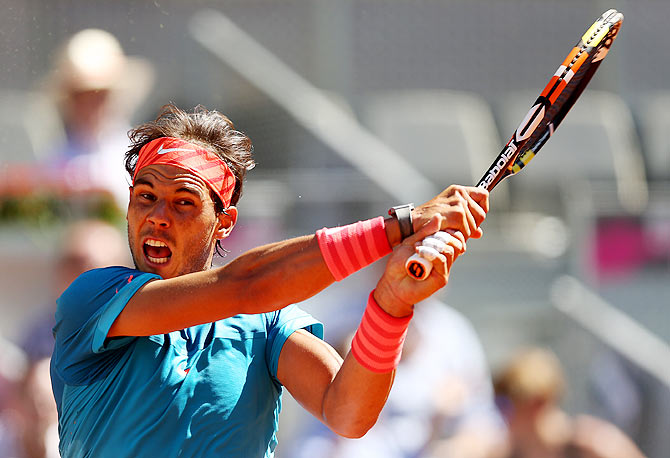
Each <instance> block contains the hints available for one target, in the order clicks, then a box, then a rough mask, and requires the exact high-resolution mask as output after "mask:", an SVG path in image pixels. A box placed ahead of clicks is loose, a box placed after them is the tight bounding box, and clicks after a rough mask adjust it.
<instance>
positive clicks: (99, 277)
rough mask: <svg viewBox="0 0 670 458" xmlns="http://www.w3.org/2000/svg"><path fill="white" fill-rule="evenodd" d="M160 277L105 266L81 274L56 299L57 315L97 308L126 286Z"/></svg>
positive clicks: (123, 268) (118, 267) (133, 270)
mask: <svg viewBox="0 0 670 458" xmlns="http://www.w3.org/2000/svg"><path fill="white" fill-rule="evenodd" d="M151 278H160V277H158V276H157V275H153V274H148V273H146V272H140V271H139V270H135V269H130V268H128V267H120V266H115V267H105V268H101V269H93V270H89V271H87V272H84V273H83V274H81V275H80V276H79V277H77V279H76V280H75V281H74V282H72V284H71V285H70V286H69V287H68V288H67V289H66V290H65V291H64V292H63V294H61V296H60V297H59V298H58V300H57V301H56V302H57V304H58V307H57V309H56V316H57V317H58V316H59V315H68V314H69V313H70V312H75V311H76V312H77V313H81V312H83V311H84V309H88V308H96V307H99V306H100V305H102V304H104V303H106V302H108V301H109V300H110V299H111V298H112V297H114V295H116V294H117V293H118V292H119V291H121V290H122V289H123V288H124V287H125V286H127V285H130V284H132V283H137V282H138V281H140V280H142V281H143V282H146V281H148V280H150V279H151Z"/></svg>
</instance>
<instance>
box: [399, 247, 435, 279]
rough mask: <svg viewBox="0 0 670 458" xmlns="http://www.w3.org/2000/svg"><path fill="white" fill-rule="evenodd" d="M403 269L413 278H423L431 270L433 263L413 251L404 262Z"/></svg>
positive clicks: (426, 276)
mask: <svg viewBox="0 0 670 458" xmlns="http://www.w3.org/2000/svg"><path fill="white" fill-rule="evenodd" d="M405 270H406V271H407V275H409V276H410V277H412V278H413V279H415V280H425V279H426V278H428V275H430V271H431V270H433V263H432V262H430V261H428V260H427V259H425V258H422V257H421V256H419V255H418V254H416V253H414V254H413V255H412V256H410V257H409V258H408V259H407V262H405Z"/></svg>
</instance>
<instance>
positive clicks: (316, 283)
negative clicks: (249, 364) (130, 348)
mask: <svg viewBox="0 0 670 458" xmlns="http://www.w3.org/2000/svg"><path fill="white" fill-rule="evenodd" d="M333 282H334V279H333V276H332V275H331V273H330V272H329V270H328V268H327V266H326V264H325V262H324V260H323V257H322V255H321V252H320V250H319V246H318V242H317V239H316V237H315V236H314V235H309V236H303V237H297V238H293V239H289V240H284V241H281V242H276V243H272V244H268V245H263V246H260V247H257V248H254V249H252V250H249V251H247V252H246V253H244V254H243V255H241V256H239V257H238V258H236V259H235V260H233V261H231V262H230V263H229V264H227V265H225V266H223V267H219V268H215V269H210V270H207V271H204V272H194V273H190V274H186V275H182V276H179V277H175V278H170V279H166V280H155V281H152V282H149V283H147V284H146V285H145V286H144V287H142V289H140V290H139V291H138V292H137V293H135V295H134V296H133V297H132V298H131V299H130V301H128V304H127V305H126V307H125V308H124V310H123V311H122V312H121V313H120V314H119V316H118V318H117V319H116V320H115V321H114V324H113V325H112V327H111V328H110V330H109V333H108V334H107V336H108V337H116V336H128V335H132V336H142V335H154V334H163V333H167V332H171V331H175V330H178V329H183V328H185V327H188V326H194V325H197V324H203V323H208V322H212V321H216V320H221V319H224V318H228V317H230V316H233V315H237V314H253V313H265V312H272V311H275V310H279V309H281V308H283V307H285V306H287V305H289V304H293V303H297V302H301V301H304V300H306V299H308V298H310V297H311V296H313V295H314V294H316V293H318V292H319V291H322V290H323V289H324V288H326V287H327V286H329V285H330V284H332V283H333Z"/></svg>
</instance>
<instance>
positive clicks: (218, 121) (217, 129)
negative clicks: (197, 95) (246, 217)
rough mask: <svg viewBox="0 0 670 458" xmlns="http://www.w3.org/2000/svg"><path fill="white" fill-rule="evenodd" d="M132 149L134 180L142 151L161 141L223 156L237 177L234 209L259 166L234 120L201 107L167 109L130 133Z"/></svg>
mask: <svg viewBox="0 0 670 458" xmlns="http://www.w3.org/2000/svg"><path fill="white" fill-rule="evenodd" d="M128 137H129V138H130V149H129V150H128V151H127V152H126V157H125V166H126V171H127V172H128V173H129V174H130V176H131V177H132V176H133V175H134V173H135V166H136V165H137V156H138V154H139V152H140V149H142V147H143V146H144V145H146V144H147V143H149V142H150V141H152V140H155V139H157V138H160V137H175V138H179V139H182V140H185V141H188V142H190V143H193V144H195V145H198V146H200V147H202V148H205V149H206V150H207V151H210V152H212V153H215V154H217V155H219V156H220V157H221V158H222V159H223V160H224V162H225V163H226V164H227V165H228V167H229V168H230V170H231V171H232V172H233V175H234V176H235V189H234V191H233V195H232V198H231V202H230V204H231V205H235V204H237V202H238V201H239V200H240V197H241V195H242V184H243V182H244V177H245V175H246V173H247V170H251V169H252V168H253V167H254V165H255V163H254V160H253V157H252V152H253V146H252V144H251V140H250V139H249V137H247V136H246V135H245V134H243V133H242V132H240V131H238V130H235V126H233V123H232V121H231V120H230V119H228V118H227V117H226V116H225V115H223V114H221V113H219V112H218V111H216V110H212V111H209V110H207V109H206V108H204V107H203V106H200V105H198V106H197V107H195V108H194V109H193V112H192V113H188V112H186V111H184V110H182V109H180V108H178V107H176V106H175V105H173V104H171V103H170V104H167V105H164V106H163V107H162V108H161V110H160V113H159V114H158V117H157V118H156V120H155V121H151V122H147V123H144V124H141V125H140V126H138V127H136V128H135V129H132V130H131V131H130V132H129V133H128ZM212 196H213V197H212V198H213V199H214V203H215V205H216V211H217V213H220V212H221V211H223V210H224V208H223V204H222V203H221V200H220V199H219V198H218V196H216V194H214V193H212Z"/></svg>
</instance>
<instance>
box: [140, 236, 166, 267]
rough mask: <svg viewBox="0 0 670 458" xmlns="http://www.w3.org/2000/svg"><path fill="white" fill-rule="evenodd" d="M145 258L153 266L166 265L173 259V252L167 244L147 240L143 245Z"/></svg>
mask: <svg viewBox="0 0 670 458" xmlns="http://www.w3.org/2000/svg"><path fill="white" fill-rule="evenodd" d="M143 249H144V256H145V257H146V258H147V259H148V260H149V261H150V262H152V263H153V264H165V263H166V262H168V261H169V260H170V258H171V257H172V251H171V250H170V248H168V246H167V244H166V243H165V242H161V241H160V240H155V239H147V240H146V241H145V242H144V245H143Z"/></svg>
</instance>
